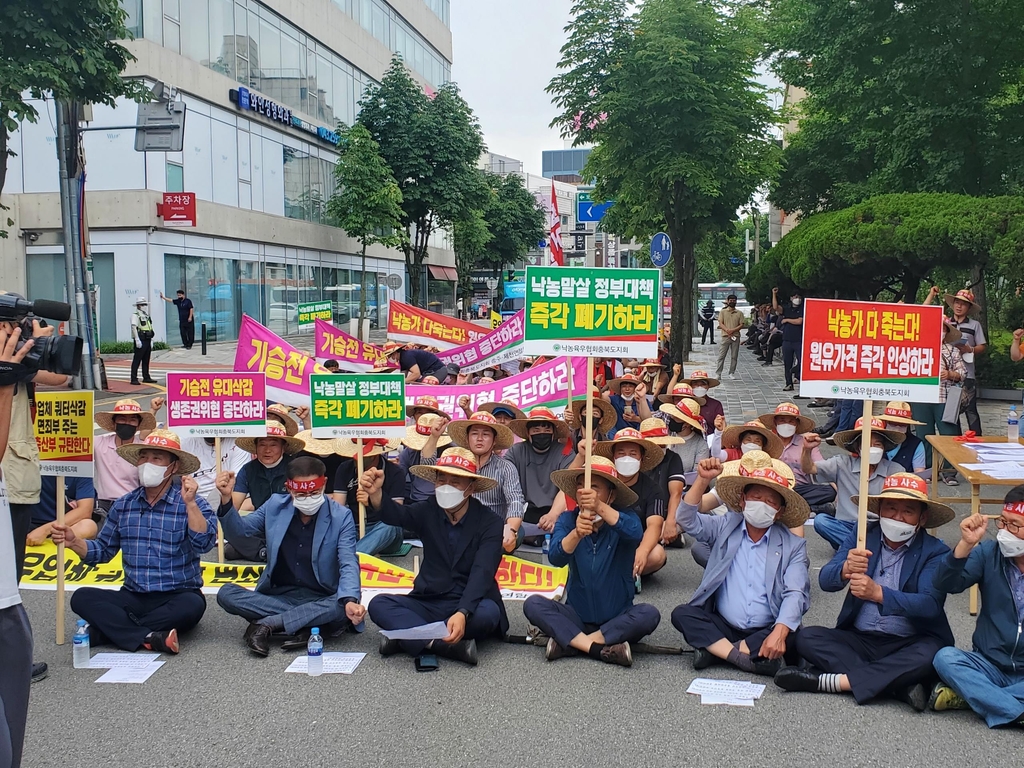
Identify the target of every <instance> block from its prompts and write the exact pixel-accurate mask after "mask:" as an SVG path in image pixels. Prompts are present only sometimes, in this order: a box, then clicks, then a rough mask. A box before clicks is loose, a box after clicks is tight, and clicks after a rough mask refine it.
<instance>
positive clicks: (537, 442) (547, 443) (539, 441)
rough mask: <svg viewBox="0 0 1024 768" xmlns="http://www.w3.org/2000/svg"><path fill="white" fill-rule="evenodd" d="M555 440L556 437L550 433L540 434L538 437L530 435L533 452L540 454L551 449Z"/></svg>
mask: <svg viewBox="0 0 1024 768" xmlns="http://www.w3.org/2000/svg"><path fill="white" fill-rule="evenodd" d="M554 440H555V436H554V435H553V434H551V433H550V432H540V433H539V434H536V435H530V445H532V446H533V450H535V451H537V452H538V453H544V452H546V451H547V450H549V449H550V448H551V443H553V442H554Z"/></svg>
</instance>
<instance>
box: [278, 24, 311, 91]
mask: <svg viewBox="0 0 1024 768" xmlns="http://www.w3.org/2000/svg"><path fill="white" fill-rule="evenodd" d="M305 77H306V54H305V51H303V50H302V46H301V45H299V41H298V39H296V38H294V37H292V36H291V35H289V34H287V33H286V32H282V33H281V78H280V80H279V87H278V95H279V96H280V97H281V102H282V103H284V104H301V103H302V92H303V90H305Z"/></svg>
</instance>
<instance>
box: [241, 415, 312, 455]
mask: <svg viewBox="0 0 1024 768" xmlns="http://www.w3.org/2000/svg"><path fill="white" fill-rule="evenodd" d="M266 437H276V438H277V439H278V440H280V441H281V442H283V443H284V452H285V453H287V454H288V455H289V456H290V455H291V454H293V453H298V452H299V451H303V450H305V449H306V444H305V443H304V442H303V441H302V440H299V439H298V438H296V437H292V436H291V435H289V434H288V431H287V429H286V428H285V427H284V426H282V425H281V424H278V423H276V422H273V421H268V422H267V434H266ZM262 439H263V438H262V437H240V438H238V439H237V440H235V445H237V446H238V447H239V448H241V449H242V450H243V451H248V452H249V453H256V443H257V442H258V441H259V440H262Z"/></svg>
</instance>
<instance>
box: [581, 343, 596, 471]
mask: <svg viewBox="0 0 1024 768" xmlns="http://www.w3.org/2000/svg"><path fill="white" fill-rule="evenodd" d="M593 409H594V358H592V357H588V358H587V406H586V410H585V411H584V412H583V419H584V423H585V424H586V427H585V432H584V434H585V435H586V436H587V440H586V445H585V446H584V449H583V487H584V488H586V489H588V490H589V489H590V458H591V454H590V449H591V448H590V447H591V443H593V441H594V421H593V419H591V418H590V412H591V411H592V410H593Z"/></svg>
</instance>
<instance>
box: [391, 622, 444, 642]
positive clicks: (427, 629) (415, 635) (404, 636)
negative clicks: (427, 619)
mask: <svg viewBox="0 0 1024 768" xmlns="http://www.w3.org/2000/svg"><path fill="white" fill-rule="evenodd" d="M380 633H381V634H382V635H384V637H386V638H387V639H388V640H444V639H445V638H446V637H448V635H450V634H451V633H450V632H449V631H448V625H447V624H445V623H444V622H443V621H435V622H434V623H432V624H423V625H421V626H418V627H409V628H408V629H382V630H381V631H380Z"/></svg>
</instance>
